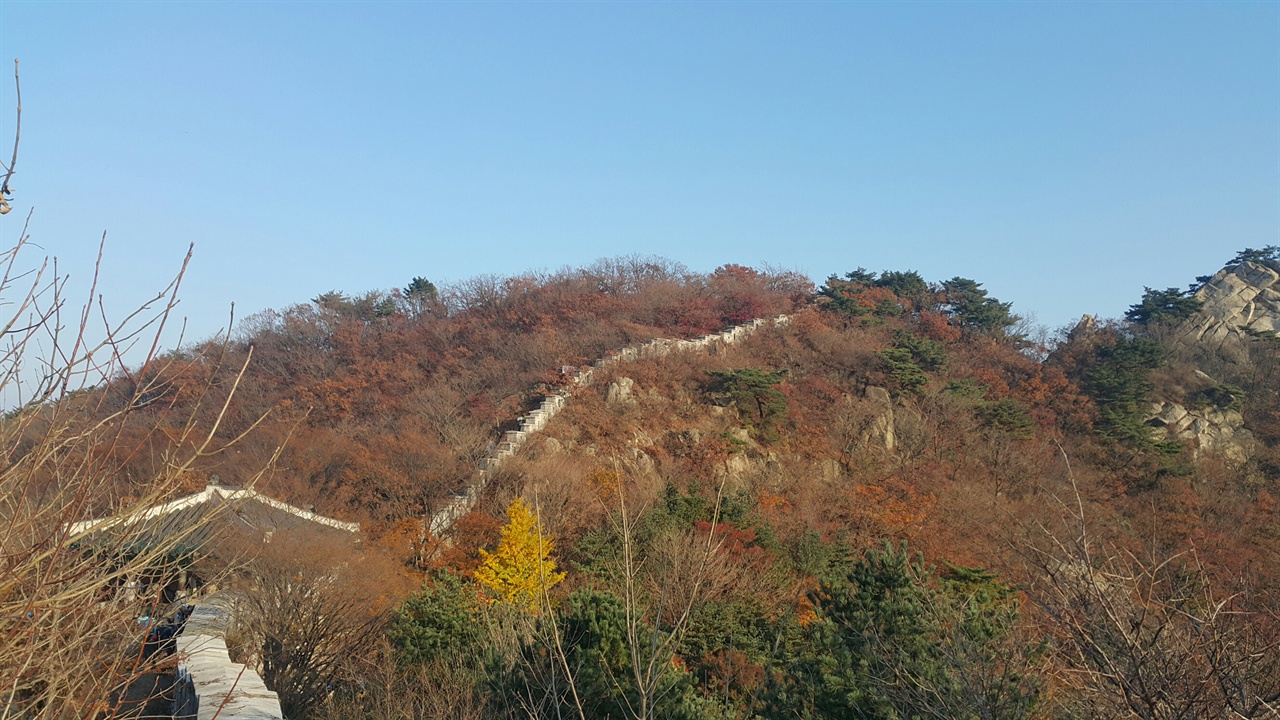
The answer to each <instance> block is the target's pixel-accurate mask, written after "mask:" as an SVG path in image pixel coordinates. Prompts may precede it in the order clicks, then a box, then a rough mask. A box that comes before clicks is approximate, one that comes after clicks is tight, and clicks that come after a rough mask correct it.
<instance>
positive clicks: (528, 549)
mask: <svg viewBox="0 0 1280 720" xmlns="http://www.w3.org/2000/svg"><path fill="white" fill-rule="evenodd" d="M507 518H508V522H507V524H506V525H504V526H503V527H502V537H501V539H500V540H499V541H498V549H497V550H495V551H494V552H492V553H490V552H488V551H486V550H484V549H483V548H482V549H481V550H480V557H481V563H480V567H479V568H477V569H476V580H477V581H478V582H479V583H480V584H481V585H482V586H484V587H485V589H487V590H488V591H489V592H490V593H491V594H493V595H494V596H495V597H496V598H497V599H498V600H500V601H502V602H505V603H508V604H511V605H515V606H518V607H522V608H524V609H526V610H528V611H530V612H535V611H536V610H537V609H538V603H539V600H540V599H541V596H542V591H543V590H544V589H548V588H551V587H552V586H554V585H555V584H556V583H558V582H560V581H561V580H563V579H564V573H562V572H560V573H558V572H556V561H555V560H553V559H552V558H551V549H552V540H551V538H550V536H547V535H543V534H542V533H541V532H540V528H539V527H538V518H537V517H536V516H535V515H534V514H533V512H532V511H530V510H529V506H528V505H525V503H524V500H521V499H520V498H516V499H515V500H514V501H513V502H512V503H511V505H510V506H508V507H507Z"/></svg>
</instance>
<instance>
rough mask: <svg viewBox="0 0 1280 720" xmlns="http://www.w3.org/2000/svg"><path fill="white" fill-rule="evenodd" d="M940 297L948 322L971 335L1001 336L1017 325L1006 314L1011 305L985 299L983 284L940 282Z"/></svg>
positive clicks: (959, 279)
mask: <svg viewBox="0 0 1280 720" xmlns="http://www.w3.org/2000/svg"><path fill="white" fill-rule="evenodd" d="M942 296H943V302H944V304H945V307H946V310H947V314H948V315H950V316H951V319H952V320H953V321H955V323H956V324H957V325H959V326H960V327H963V328H966V329H968V330H972V331H974V332H979V333H1001V332H1003V331H1004V330H1005V329H1006V328H1008V327H1009V326H1011V325H1013V324H1014V323H1016V322H1017V321H1018V317H1017V316H1016V315H1014V314H1013V313H1011V312H1009V310H1010V308H1012V307H1013V303H1007V302H1000V301H999V300H997V299H995V298H993V297H988V296H987V291H986V290H983V289H982V284H981V283H978V282H975V281H973V280H970V279H969V278H962V277H954V278H951V279H950V280H947V281H945V282H943V283H942Z"/></svg>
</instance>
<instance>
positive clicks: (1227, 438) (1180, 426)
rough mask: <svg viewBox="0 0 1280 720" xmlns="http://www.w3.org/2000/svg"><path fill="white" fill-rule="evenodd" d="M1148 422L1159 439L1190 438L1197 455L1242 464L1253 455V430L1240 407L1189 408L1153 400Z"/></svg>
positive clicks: (1183, 439) (1194, 453)
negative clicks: (1240, 411)
mask: <svg viewBox="0 0 1280 720" xmlns="http://www.w3.org/2000/svg"><path fill="white" fill-rule="evenodd" d="M1147 425H1149V426H1151V427H1152V428H1153V429H1154V430H1155V433H1156V435H1157V439H1159V440H1181V441H1189V442H1190V444H1191V452H1192V457H1195V458H1200V457H1202V456H1204V455H1206V454H1210V455H1219V456H1221V457H1223V458H1225V459H1227V460H1230V461H1232V462H1238V463H1240V462H1245V461H1246V460H1248V459H1249V458H1250V457H1251V456H1252V455H1253V451H1254V438H1253V433H1251V432H1249V431H1248V430H1246V429H1244V418H1243V417H1242V416H1241V415H1240V413H1239V412H1238V411H1236V410H1223V409H1220V408H1215V407H1208V408H1202V409H1187V408H1186V407H1184V406H1182V405H1179V404H1178V403H1167V402H1161V403H1153V404H1152V405H1151V409H1150V410H1149V412H1148V419H1147Z"/></svg>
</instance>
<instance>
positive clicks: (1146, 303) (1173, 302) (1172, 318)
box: [1124, 288, 1204, 325]
mask: <svg viewBox="0 0 1280 720" xmlns="http://www.w3.org/2000/svg"><path fill="white" fill-rule="evenodd" d="M1203 305H1204V303H1202V302H1200V301H1199V300H1197V299H1196V298H1195V297H1193V294H1192V293H1191V291H1189V290H1179V289H1178V288H1169V289H1167V290H1152V289H1151V288H1144V290H1143V293H1142V302H1140V303H1138V304H1136V305H1130V306H1129V309H1128V310H1127V311H1126V312H1125V314H1124V317H1125V319H1126V320H1128V321H1129V322H1131V323H1135V324H1138V325H1151V324H1153V323H1157V322H1166V323H1174V322H1177V321H1179V320H1183V319H1186V318H1188V317H1191V316H1192V315H1194V314H1196V313H1197V312H1199V311H1200V308H1201V307H1202V306H1203Z"/></svg>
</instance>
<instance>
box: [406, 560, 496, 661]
mask: <svg viewBox="0 0 1280 720" xmlns="http://www.w3.org/2000/svg"><path fill="white" fill-rule="evenodd" d="M478 615H479V608H478V606H477V604H476V593H475V589H474V588H472V587H467V586H466V585H464V584H463V582H462V579H461V578H459V577H458V576H456V575H454V574H453V573H450V572H446V571H440V572H437V573H435V574H434V575H433V576H432V577H431V578H430V579H429V580H428V581H427V582H426V583H425V584H424V585H423V588H422V589H421V590H419V591H418V592H416V593H414V594H413V595H410V596H409V597H408V598H407V599H405V601H404V602H402V603H401V604H400V606H399V607H398V608H396V610H395V612H394V613H392V615H391V623H390V625H389V627H388V629H387V637H388V639H390V640H391V644H392V645H393V646H394V647H395V648H396V651H397V656H398V657H399V659H400V660H401V661H402V662H405V663H412V664H424V665H425V664H428V663H430V662H431V661H433V660H436V659H442V658H443V659H447V658H451V657H459V656H462V655H464V654H465V653H467V652H468V651H470V650H473V649H474V648H475V647H476V645H477V644H478V642H479V640H480V631H479V627H478V625H477V623H476V620H477V617H478Z"/></svg>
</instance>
